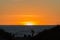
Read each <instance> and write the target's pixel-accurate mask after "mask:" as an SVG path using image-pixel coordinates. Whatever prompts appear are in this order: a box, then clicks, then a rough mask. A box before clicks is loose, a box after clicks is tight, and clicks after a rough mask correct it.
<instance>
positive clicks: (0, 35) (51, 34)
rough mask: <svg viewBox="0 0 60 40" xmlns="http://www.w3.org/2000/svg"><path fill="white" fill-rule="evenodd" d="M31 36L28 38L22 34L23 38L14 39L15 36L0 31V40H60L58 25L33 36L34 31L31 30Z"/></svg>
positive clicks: (59, 26) (59, 27) (2, 30)
mask: <svg viewBox="0 0 60 40" xmlns="http://www.w3.org/2000/svg"><path fill="white" fill-rule="evenodd" d="M31 34H32V35H28V36H27V35H25V34H24V37H15V34H12V33H9V32H6V31H5V30H4V29H0V40H60V25H56V26H55V27H54V28H51V29H46V30H44V31H41V32H39V33H38V34H37V35H35V36H34V34H35V31H34V30H31Z"/></svg>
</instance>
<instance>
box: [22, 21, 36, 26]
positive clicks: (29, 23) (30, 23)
mask: <svg viewBox="0 0 60 40" xmlns="http://www.w3.org/2000/svg"><path fill="white" fill-rule="evenodd" d="M22 25H37V23H35V22H23V23H22Z"/></svg>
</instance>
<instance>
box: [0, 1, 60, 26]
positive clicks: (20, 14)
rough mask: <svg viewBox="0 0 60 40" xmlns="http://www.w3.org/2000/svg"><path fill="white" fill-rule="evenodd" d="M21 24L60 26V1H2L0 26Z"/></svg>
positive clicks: (0, 2)
mask: <svg viewBox="0 0 60 40" xmlns="http://www.w3.org/2000/svg"><path fill="white" fill-rule="evenodd" d="M30 21H32V22H30ZM21 22H28V23H25V24H26V25H33V24H34V25H35V23H34V22H37V23H38V25H50V24H53V25H56V24H60V0H0V25H21Z"/></svg>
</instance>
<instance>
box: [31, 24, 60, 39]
mask: <svg viewBox="0 0 60 40" xmlns="http://www.w3.org/2000/svg"><path fill="white" fill-rule="evenodd" d="M32 40H60V25H57V26H56V27H54V28H52V29H49V30H44V31H43V32H40V33H39V34H37V35H36V36H35V37H33V39H32Z"/></svg>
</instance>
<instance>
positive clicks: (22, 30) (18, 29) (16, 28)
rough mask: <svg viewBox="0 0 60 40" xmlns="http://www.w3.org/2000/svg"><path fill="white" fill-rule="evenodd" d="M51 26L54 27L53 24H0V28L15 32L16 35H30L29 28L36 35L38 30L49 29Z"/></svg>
mask: <svg viewBox="0 0 60 40" xmlns="http://www.w3.org/2000/svg"><path fill="white" fill-rule="evenodd" d="M53 27H55V25H33V26H32V25H28V26H27V25H0V29H3V30H5V31H6V32H9V33H12V34H15V36H16V37H23V36H24V35H31V34H32V32H31V30H33V31H34V33H35V35H37V34H38V33H39V32H42V31H44V30H48V29H51V28H53Z"/></svg>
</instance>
